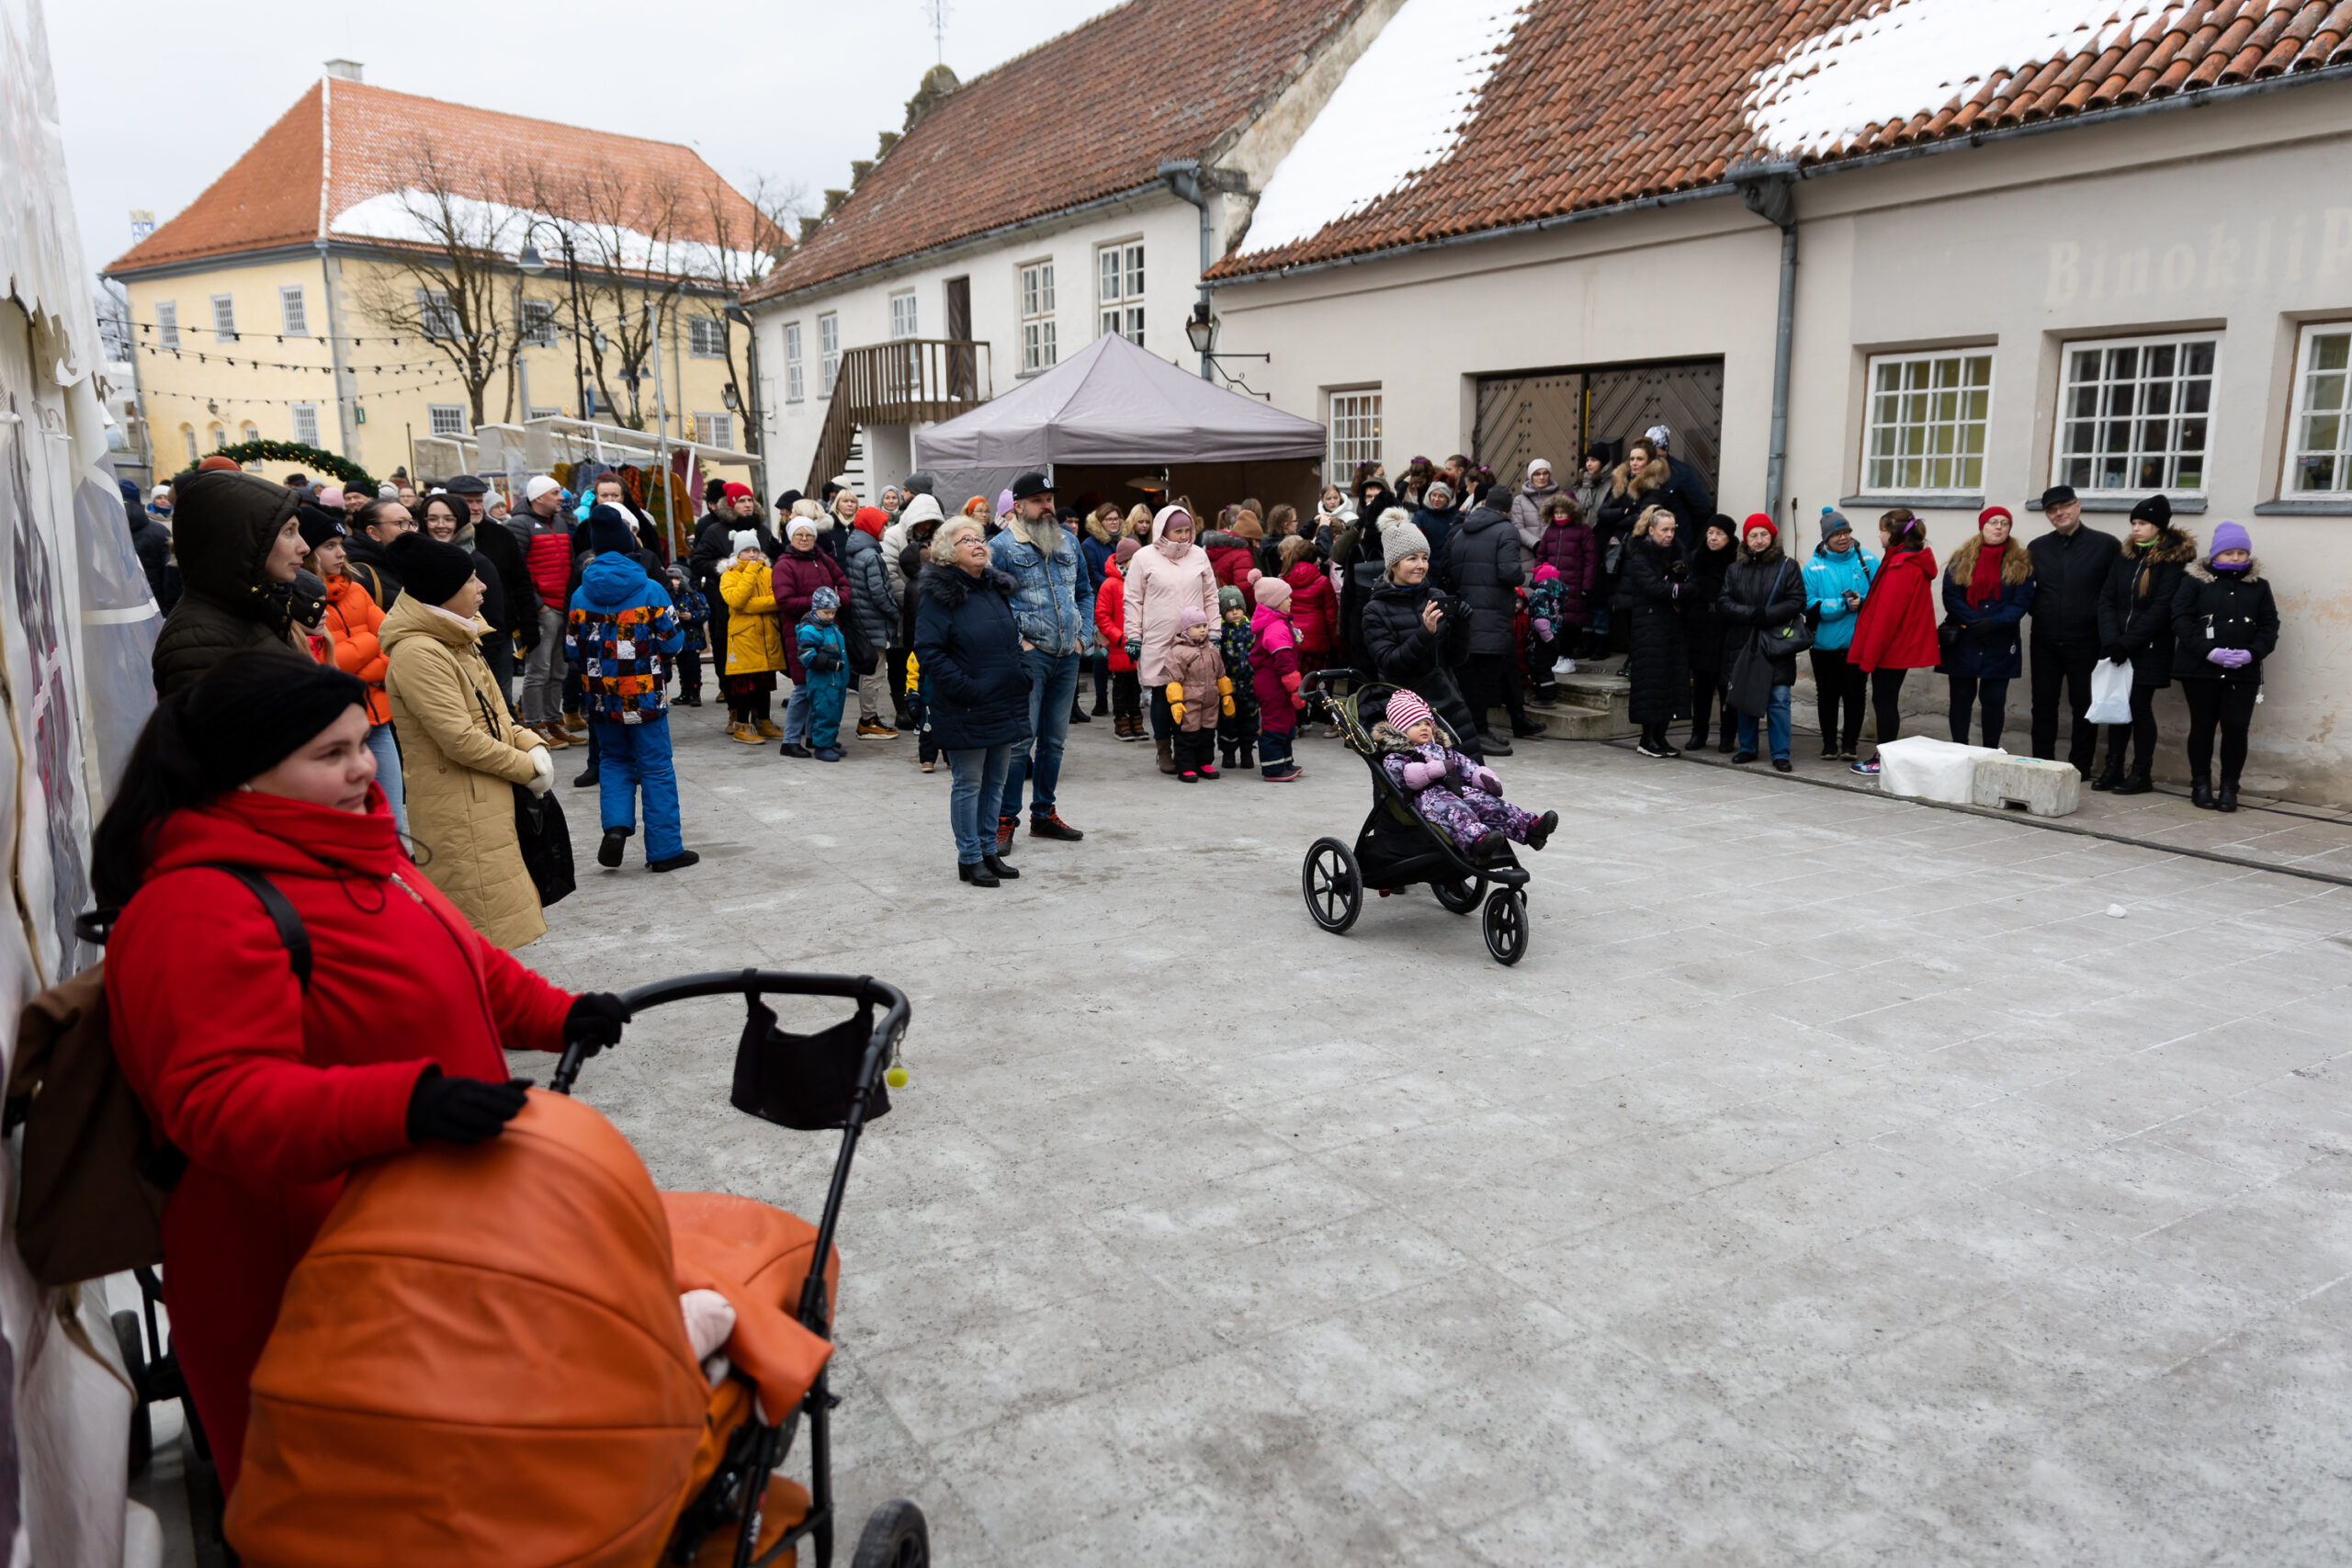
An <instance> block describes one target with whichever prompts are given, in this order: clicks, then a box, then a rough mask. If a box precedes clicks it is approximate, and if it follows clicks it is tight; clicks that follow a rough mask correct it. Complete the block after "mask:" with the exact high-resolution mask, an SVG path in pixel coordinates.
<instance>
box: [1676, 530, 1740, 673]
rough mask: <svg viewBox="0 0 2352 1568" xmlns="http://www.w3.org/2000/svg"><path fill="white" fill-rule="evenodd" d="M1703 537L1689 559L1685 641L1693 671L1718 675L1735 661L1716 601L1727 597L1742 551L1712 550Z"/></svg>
mask: <svg viewBox="0 0 2352 1568" xmlns="http://www.w3.org/2000/svg"><path fill="white" fill-rule="evenodd" d="M1699 537H1700V539H1701V540H1702V543H1701V544H1700V546H1699V547H1698V548H1697V549H1695V550H1691V551H1690V552H1689V554H1688V555H1687V556H1686V559H1688V560H1689V562H1690V563H1691V586H1690V587H1688V588H1685V589H1684V590H1683V591H1682V641H1683V647H1684V648H1685V649H1687V650H1688V652H1689V654H1690V658H1691V671H1693V672H1694V673H1697V674H1702V675H1715V674H1720V673H1722V672H1723V671H1725V670H1728V669H1729V668H1731V660H1730V658H1729V657H1728V656H1727V655H1726V654H1725V652H1724V642H1725V641H1726V638H1725V636H1724V623H1723V617H1722V616H1720V615H1716V614H1715V601H1716V599H1718V598H1719V597H1721V595H1722V593H1723V591H1724V573H1726V572H1728V571H1730V570H1731V563H1732V559H1733V558H1734V557H1736V556H1737V555H1738V554H1739V547H1738V546H1737V545H1725V546H1724V547H1723V548H1722V549H1720V550H1711V549H1709V548H1707V547H1706V545H1705V543H1704V542H1703V541H1704V540H1705V538H1706V535H1705V534H1704V533H1703V532H1702V534H1701V535H1700V536H1699Z"/></svg>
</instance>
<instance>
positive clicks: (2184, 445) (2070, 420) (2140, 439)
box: [2050, 337, 2221, 494]
mask: <svg viewBox="0 0 2352 1568" xmlns="http://www.w3.org/2000/svg"><path fill="white" fill-rule="evenodd" d="M2220 346H2221V343H2220V340H2219V339H2218V338H2213V337H2157V338H2120V339H2116V340H2114V341H2112V342H2108V343H2070V344H2067V345H2066V380H2065V385H2064V387H2063V388H2062V389H2060V392H2059V400H2058V407H2059V410H2060V413H2059V416H2058V453H2057V457H2056V460H2055V461H2053V462H2052V465H2051V470H2050V482H2051V483H2052V484H2062V485H2073V486H2074V487H2075V489H2076V490H2082V491H2092V490H2120V491H2138V492H2140V493H2142V494H2146V493H2148V492H2150V491H2160V490H2171V491H2182V490H2188V491H2198V490H2203V489H2204V488H2205V442H2206V436H2207V433H2208V431H2209V429H2210V428H2211V415H2212V410H2213V359H2214V355H2215V353H2216V351H2217V350H2218V349H2219V348H2220Z"/></svg>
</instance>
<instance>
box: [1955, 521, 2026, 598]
mask: <svg viewBox="0 0 2352 1568" xmlns="http://www.w3.org/2000/svg"><path fill="white" fill-rule="evenodd" d="M1984 550H1985V536H1984V535H1982V534H1977V535H1973V536H1971V537H1970V538H1969V541H1968V543H1966V544H1964V545H1962V546H1961V547H1960V548H1958V549H1956V550H1954V551H1952V553H1951V561H1949V562H1948V563H1946V565H1945V567H1944V575H1945V576H1946V577H1949V578H1951V580H1952V581H1954V582H1957V583H1959V584H1961V585H1962V587H1965V586H1967V584H1968V581H1969V580H1970V579H1972V578H1973V577H1974V576H1975V575H1976V558H1977V557H1978V556H1979V555H1982V554H1983V553H1984ZM2001 551H2002V555H2001V586H2002V587H2004V588H2015V587H2016V586H2017V585H2018V583H2020V582H2023V581H2025V580H2026V579H2027V578H2029V577H2031V576H2032V575H2033V557H2032V556H2031V555H2030V553H2028V551H2027V549H2026V547H2024V546H2023V545H2020V544H2018V542H2017V540H2016V539H2014V538H2012V539H2011V540H2009V542H2008V543H2007V544H2006V545H2004V546H2002V547H2001Z"/></svg>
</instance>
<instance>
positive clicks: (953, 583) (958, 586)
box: [915, 562, 1020, 610]
mask: <svg viewBox="0 0 2352 1568" xmlns="http://www.w3.org/2000/svg"><path fill="white" fill-rule="evenodd" d="M979 580H980V581H983V582H986V583H989V584H991V585H992V586H994V587H995V589H996V591H997V592H1000V593H1001V594H1003V595H1004V596H1005V597H1006V598H1007V599H1010V598H1012V595H1013V593H1014V592H1015V591H1016V590H1017V589H1018V588H1019V586H1020V585H1019V584H1018V583H1016V582H1014V581H1012V574H1011V573H1010V572H1003V571H999V570H997V569H996V568H994V567H992V566H991V567H987V568H984V569H983V570H981V572H980V579H979ZM915 591H916V592H919V593H921V594H922V596H923V597H924V598H926V599H932V600H936V601H937V602H938V603H940V604H944V605H946V606H947V607H948V608H949V609H951V610H953V609H955V608H956V606H957V605H959V604H963V602H964V601H965V600H966V599H967V598H968V597H970V596H971V592H972V574H971V573H969V572H967V571H966V570H964V569H963V568H962V567H960V566H941V565H938V564H937V563H936V562H934V563H933V564H932V565H930V566H927V567H924V568H923V569H922V576H921V577H919V578H917V579H915Z"/></svg>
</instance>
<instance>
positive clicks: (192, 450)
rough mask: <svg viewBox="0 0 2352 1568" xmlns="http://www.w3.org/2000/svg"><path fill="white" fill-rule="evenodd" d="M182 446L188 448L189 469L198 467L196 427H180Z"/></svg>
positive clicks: (187, 425) (189, 425) (188, 425)
mask: <svg viewBox="0 0 2352 1568" xmlns="http://www.w3.org/2000/svg"><path fill="white" fill-rule="evenodd" d="M180 444H181V445H182V446H186V447H187V465H188V467H189V468H194V467H196V464H197V451H196V426H194V425H192V424H183V425H181V426H180Z"/></svg>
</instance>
